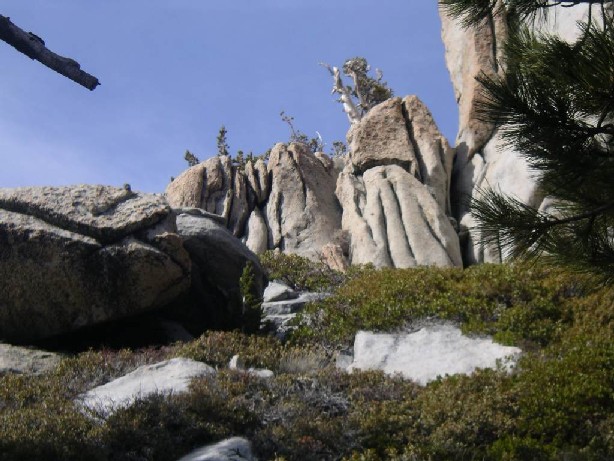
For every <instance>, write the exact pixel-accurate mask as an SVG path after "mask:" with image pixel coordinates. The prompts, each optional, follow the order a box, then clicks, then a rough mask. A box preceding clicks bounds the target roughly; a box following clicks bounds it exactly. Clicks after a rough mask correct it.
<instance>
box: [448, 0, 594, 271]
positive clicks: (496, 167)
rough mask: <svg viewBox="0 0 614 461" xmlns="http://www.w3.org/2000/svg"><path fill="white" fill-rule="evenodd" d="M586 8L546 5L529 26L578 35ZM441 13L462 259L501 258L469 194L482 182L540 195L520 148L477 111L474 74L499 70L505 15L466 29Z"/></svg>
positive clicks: (534, 200) (535, 200) (532, 197)
mask: <svg viewBox="0 0 614 461" xmlns="http://www.w3.org/2000/svg"><path fill="white" fill-rule="evenodd" d="M588 8H589V7H588V5H576V6H574V7H573V8H562V7H560V6H558V7H553V8H549V9H548V10H549V11H548V16H547V17H546V18H545V20H541V19H539V18H538V19H537V20H536V21H535V22H534V24H532V26H537V27H539V28H540V30H541V31H542V32H548V33H555V34H558V35H559V36H561V37H563V38H564V39H566V40H568V41H574V40H576V39H577V37H578V31H577V28H576V26H575V22H576V21H577V20H581V19H586V17H587V15H588ZM593 8H598V5H594V6H593ZM595 13H597V11H596V10H595ZM598 16H599V15H598V14H595V15H594V17H598ZM440 17H441V21H442V38H443V42H444V45H445V50H446V63H447V66H448V70H449V72H450V77H451V79H452V84H453V86H454V92H455V95H456V101H457V103H458V106H459V130H458V135H457V138H456V151H457V158H456V161H455V165H454V172H453V179H452V190H451V197H452V208H453V214H454V217H455V218H456V220H457V221H458V222H459V225H460V232H461V236H462V247H463V258H464V261H465V263H466V264H474V263H479V262H501V261H502V260H504V259H505V255H504V254H501V251H500V250H499V249H498V248H493V247H485V246H484V245H482V244H481V243H480V235H479V234H478V232H477V231H476V230H475V229H473V228H472V227H473V226H474V224H475V222H474V218H473V217H472V216H471V214H470V212H469V209H468V205H467V203H468V198H470V197H476V196H478V195H479V193H480V192H479V191H480V189H482V188H485V187H487V188H495V189H497V190H499V191H501V192H502V193H504V194H508V195H512V196H514V197H516V198H517V199H519V200H520V201H522V202H524V203H526V204H529V205H531V206H534V207H536V208H538V207H539V206H540V203H541V201H542V200H543V198H544V197H543V196H542V195H541V193H540V191H539V189H538V187H537V185H536V172H535V171H533V170H531V169H530V168H529V166H528V165H527V163H526V161H525V159H524V158H523V157H522V155H521V153H519V152H515V151H514V150H513V149H511V148H509V147H506V146H504V145H503V143H502V136H501V133H500V132H499V131H498V130H495V129H494V128H493V127H492V126H491V125H490V124H488V123H485V122H483V121H480V120H479V119H478V118H477V116H476V108H477V106H478V103H479V100H480V97H481V96H480V88H479V83H478V82H477V81H476V79H475V78H476V77H477V76H479V75H486V76H488V77H492V76H495V75H497V74H501V72H502V67H503V66H504V65H505V63H504V59H503V48H504V46H503V45H504V43H505V41H506V39H507V36H508V28H507V20H506V17H505V16H504V15H500V16H497V17H495V18H494V19H493V18H491V19H488V20H485V21H484V22H483V23H481V24H479V25H478V26H477V27H475V28H468V29H465V28H463V27H462V26H461V24H460V22H459V21H456V20H453V19H451V18H450V17H449V16H447V14H446V13H445V12H444V11H443V10H440Z"/></svg>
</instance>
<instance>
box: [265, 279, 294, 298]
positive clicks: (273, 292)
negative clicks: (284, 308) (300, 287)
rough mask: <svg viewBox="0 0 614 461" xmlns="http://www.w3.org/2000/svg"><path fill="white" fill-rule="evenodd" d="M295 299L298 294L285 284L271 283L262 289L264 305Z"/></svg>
mask: <svg viewBox="0 0 614 461" xmlns="http://www.w3.org/2000/svg"><path fill="white" fill-rule="evenodd" d="M296 298H298V293H297V292H296V291H294V290H293V289H292V288H290V287H289V286H288V285H286V284H285V283H281V282H276V281H273V282H271V283H269V284H268V285H267V287H266V288H265V289H264V297H263V301H264V302H265V303H270V302H275V301H285V300H287V299H296Z"/></svg>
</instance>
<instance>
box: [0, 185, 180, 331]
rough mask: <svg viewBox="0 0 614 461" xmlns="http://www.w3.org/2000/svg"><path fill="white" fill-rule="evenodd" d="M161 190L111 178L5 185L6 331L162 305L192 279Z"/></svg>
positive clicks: (2, 276) (70, 324)
mask: <svg viewBox="0 0 614 461" xmlns="http://www.w3.org/2000/svg"><path fill="white" fill-rule="evenodd" d="M173 228H174V222H173V215H172V213H171V210H170V207H169V206H168V205H167V204H166V203H165V201H164V200H163V199H162V198H161V197H158V196H154V195H149V194H140V193H133V192H131V191H128V190H126V189H118V188H113V187H104V186H74V187H59V188H48V187H43V188H20V189H1V190H0V338H2V339H5V340H8V341H13V342H27V341H30V340H34V339H39V338H44V337H48V336H52V335H56V334H60V333H64V332H68V331H72V330H75V329H77V328H80V327H84V326H88V325H92V324H97V323H102V322H107V321H111V320H115V319H119V318H123V317H127V316H130V315H135V314H139V313H142V312H147V311H150V310H153V309H157V308H159V307H161V306H164V305H165V304H167V303H169V302H170V301H172V300H173V299H175V298H176V297H177V296H179V295H180V294H182V293H183V292H185V291H186V290H187V289H188V287H189V285H190V260H189V257H188V254H187V252H186V251H185V250H184V248H183V245H182V243H181V240H180V239H179V237H178V236H177V235H176V234H174V233H172V232H169V230H171V231H172V229H173Z"/></svg>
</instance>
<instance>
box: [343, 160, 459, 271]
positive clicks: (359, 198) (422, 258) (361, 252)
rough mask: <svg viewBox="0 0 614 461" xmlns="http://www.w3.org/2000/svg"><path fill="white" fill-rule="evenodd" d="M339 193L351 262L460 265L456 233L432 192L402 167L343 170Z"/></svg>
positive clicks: (381, 264) (385, 265)
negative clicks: (357, 173) (356, 172)
mask: <svg viewBox="0 0 614 461" xmlns="http://www.w3.org/2000/svg"><path fill="white" fill-rule="evenodd" d="M337 196H338V197H339V201H340V202H341V204H342V206H343V229H344V230H346V231H347V232H348V233H349V235H350V242H351V243H350V257H351V261H352V264H367V263H372V264H374V265H375V266H376V267H398V268H405V267H413V266H417V265H436V266H461V265H462V260H461V255H460V247H459V241H458V236H457V234H456V231H455V229H454V227H453V226H452V224H451V222H450V219H449V217H448V216H446V214H445V212H444V210H443V209H442V208H441V207H440V206H439V205H438V203H437V201H436V200H435V198H434V197H433V196H432V195H431V194H430V192H429V190H428V189H427V188H426V187H425V186H424V184H422V183H421V182H420V181H418V180H417V179H416V178H415V177H414V175H412V174H411V173H409V172H407V171H406V170H404V169H403V168H401V167H400V166H398V165H388V166H379V167H375V168H371V169H369V170H368V171H366V172H365V174H364V175H363V176H355V175H354V174H352V173H350V172H344V173H342V174H341V176H340V177H339V181H338V185H337Z"/></svg>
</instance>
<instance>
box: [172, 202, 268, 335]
mask: <svg viewBox="0 0 614 461" xmlns="http://www.w3.org/2000/svg"><path fill="white" fill-rule="evenodd" d="M177 232H178V234H179V235H180V236H181V238H182V240H183V244H184V247H185V249H186V250H187V251H188V253H189V255H190V258H191V261H192V286H191V288H190V291H189V294H188V295H187V297H186V307H185V308H184V310H183V312H182V313H181V314H178V315H179V318H180V319H181V320H183V321H184V322H183V323H184V324H185V325H186V328H187V329H188V331H190V332H191V333H193V334H198V333H199V332H200V331H202V330H203V329H205V328H212V327H213V328H237V327H241V326H242V318H243V312H242V308H243V302H242V299H243V294H242V292H241V286H240V283H239V279H240V278H241V274H242V272H243V269H244V267H245V266H246V264H247V263H248V262H249V263H251V264H252V269H253V275H254V284H253V286H252V287H251V289H252V293H251V294H252V295H253V296H254V297H255V298H256V299H260V298H262V294H263V292H264V288H265V287H266V284H267V278H266V275H265V274H264V270H263V269H262V267H261V266H260V261H259V260H258V257H257V256H256V255H255V254H254V253H253V252H251V251H250V250H249V249H248V248H247V247H246V246H245V245H244V244H243V243H241V241H240V240H238V239H237V238H235V237H234V236H233V235H232V233H231V232H230V231H229V230H228V229H226V228H225V227H224V226H222V225H220V224H218V223H216V222H214V221H212V220H210V219H208V218H207V217H205V216H199V215H193V214H187V213H180V214H178V215H177Z"/></svg>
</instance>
